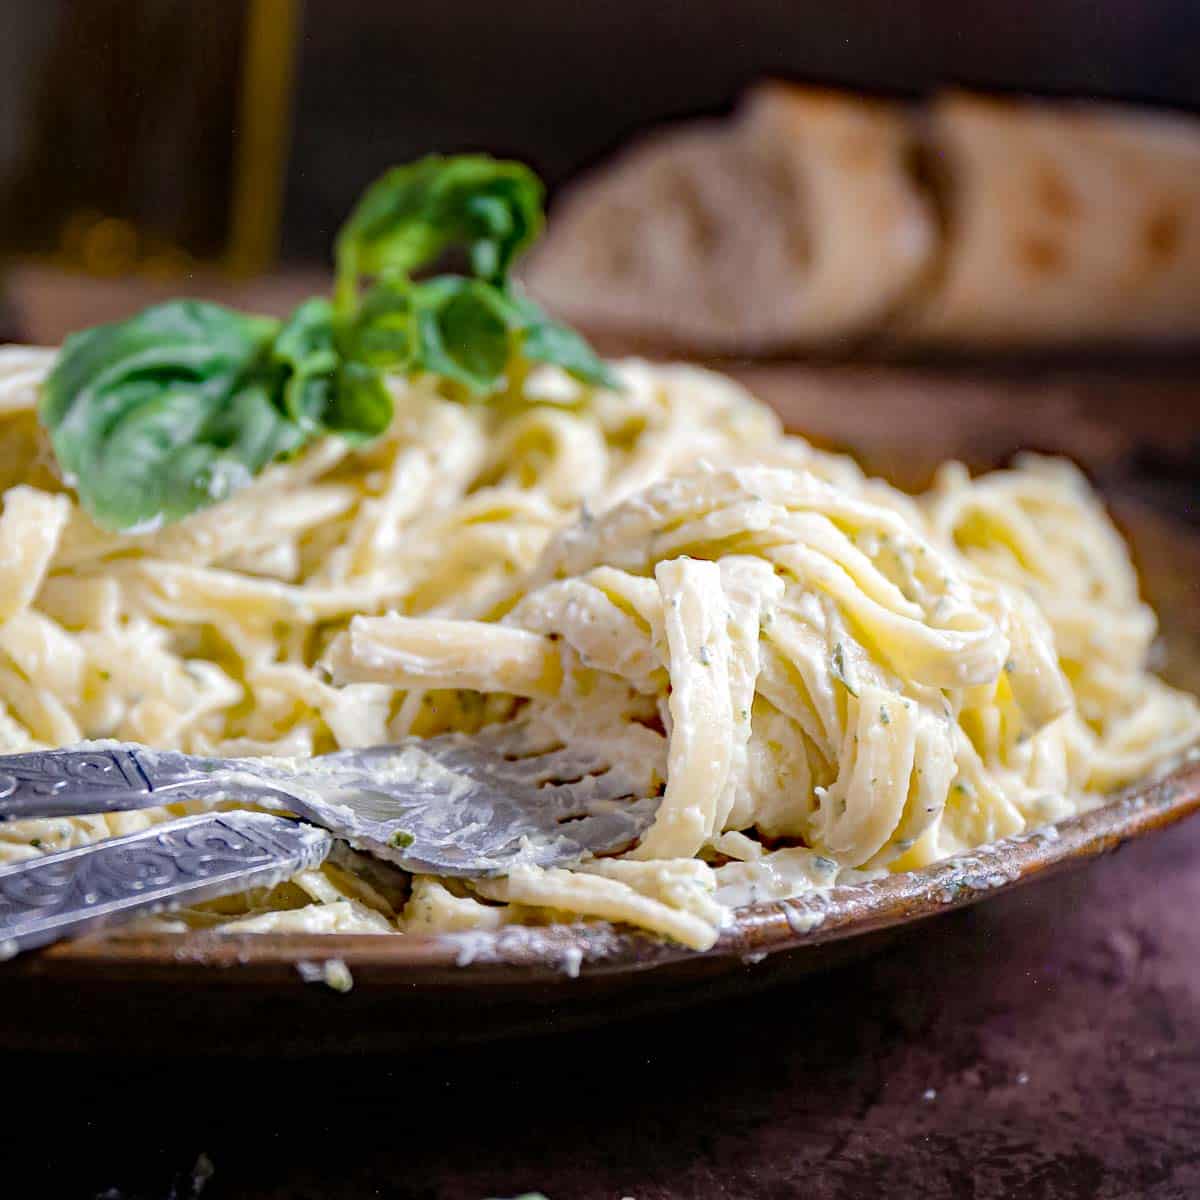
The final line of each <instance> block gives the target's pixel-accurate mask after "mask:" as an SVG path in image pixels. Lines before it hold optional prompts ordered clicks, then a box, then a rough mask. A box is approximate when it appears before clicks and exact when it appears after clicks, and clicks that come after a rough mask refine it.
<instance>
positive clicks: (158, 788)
mask: <svg viewBox="0 0 1200 1200" xmlns="http://www.w3.org/2000/svg"><path fill="white" fill-rule="evenodd" d="M229 765H231V764H230V763H227V762H225V761H224V760H219V759H202V758H191V757H189V756H188V755H186V754H177V753H175V752H174V751H160V750H147V749H145V748H143V747H141V746H135V745H129V744H126V745H117V746H112V747H104V748H97V749H89V750H39V751H35V752H34V753H32V754H10V755H7V756H0V821H16V820H19V819H21V818H24V817H70V816H81V815H84V814H90V813H108V812H121V811H125V810H128V809H133V808H151V807H153V806H154V805H156V804H167V803H169V802H170V801H172V800H188V799H195V798H198V797H201V796H207V795H211V794H212V793H213V792H215V791H217V790H222V791H226V792H228V791H230V790H231V789H230V787H229V784H228V782H225V783H224V784H221V785H218V784H216V783H214V781H213V780H212V778H211V775H210V772H211V771H212V770H213V769H215V768H217V767H221V766H229ZM264 786H265V785H264ZM238 790H239V791H243V790H244V791H245V793H246V798H247V799H249V798H252V794H253V791H254V789H253V787H252V786H250V785H247V786H246V787H245V788H244V789H242V788H239V789H238ZM266 790H269V789H266ZM164 793H169V794H164Z"/></svg>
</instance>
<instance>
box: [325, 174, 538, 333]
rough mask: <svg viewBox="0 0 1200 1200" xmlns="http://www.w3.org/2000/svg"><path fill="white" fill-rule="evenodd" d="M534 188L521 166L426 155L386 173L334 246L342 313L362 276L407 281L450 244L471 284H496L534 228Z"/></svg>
mask: <svg viewBox="0 0 1200 1200" xmlns="http://www.w3.org/2000/svg"><path fill="white" fill-rule="evenodd" d="M542 220H543V218H542V185H541V181H540V180H539V179H538V177H537V176H536V175H535V174H534V173H533V172H532V171H531V170H529V168H528V167H526V166H524V165H522V164H521V163H515V162H503V161H500V160H498V159H494V158H490V157H488V156H487V155H482V154H464V155H458V156H456V157H453V158H445V157H442V156H441V155H429V156H428V157H427V158H422V159H420V160H419V161H417V162H415V163H410V164H409V165H408V166H404V167H394V168H393V169H392V170H390V171H388V172H387V174H385V175H383V176H382V177H381V178H380V179H378V180H376V181H375V183H373V184H372V185H371V186H370V187H369V188H368V189H367V190H366V192H365V193H364V195H363V197H362V199H361V200H360V201H359V202H358V205H357V206H356V207H355V209H354V211H353V212H352V213H351V214H350V217H349V219H348V220H347V221H346V223H345V225H343V226H342V229H341V231H340V232H339V233H338V237H337V244H336V255H335V256H336V261H337V279H338V286H337V298H338V305H339V309H340V310H341V311H342V312H343V315H346V314H348V313H349V311H350V309H351V308H352V305H353V298H354V294H355V289H356V288H357V286H358V281H359V279H360V277H361V276H363V275H373V276H383V277H387V276H391V277H395V276H408V275H411V274H412V273H413V272H414V271H418V270H420V269H421V268H422V267H425V266H428V265H430V264H431V263H433V262H434V261H435V260H436V259H437V258H438V257H439V255H441V254H442V253H443V252H445V251H446V250H448V249H449V248H450V247H452V246H462V247H463V248H464V249H466V251H467V253H468V254H469V256H470V261H471V270H472V272H473V273H474V274H475V276H476V277H477V278H479V279H483V280H485V281H487V282H489V283H497V284H499V283H502V282H503V281H504V279H505V278H506V277H507V275H508V271H509V268H510V267H511V266H512V263H513V261H514V259H516V257H517V255H518V254H520V252H521V251H522V250H523V249H524V248H525V247H526V246H527V245H529V243H530V242H532V241H533V240H534V238H536V237H537V235H538V233H539V232H540V230H541V227H542Z"/></svg>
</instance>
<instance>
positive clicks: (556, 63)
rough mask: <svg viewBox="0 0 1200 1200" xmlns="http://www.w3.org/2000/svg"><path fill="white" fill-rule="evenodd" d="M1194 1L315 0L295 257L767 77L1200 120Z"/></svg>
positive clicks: (722, 104) (290, 245)
mask: <svg viewBox="0 0 1200 1200" xmlns="http://www.w3.org/2000/svg"><path fill="white" fill-rule="evenodd" d="M1198 51H1200V8H1198V7H1197V5H1196V4H1195V3H1194V0H1154V2H1151V0H969V2H964V0H790V2H789V0H583V2H580V0H574V2H571V0H514V2H512V3H507V4H503V5H498V4H492V3H474V2H471V3H467V2H463V0H458V2H455V0H446V2H432V3H431V2H425V3H422V2H410V3H407V4H403V5H401V4H393V3H389V2H388V0H338V2H336V3H335V2H332V0H312V2H311V3H310V4H309V5H308V8H307V17H306V22H305V34H304V41H303V47H302V51H301V64H300V74H299V79H300V90H299V95H298V111H297V117H298V119H297V121H296V131H295V135H294V136H295V140H294V151H293V158H292V169H291V173H290V178H289V181H288V193H287V195H288V200H287V217H286V221H285V230H286V233H285V246H286V248H287V250H288V251H289V252H290V253H292V254H296V255H303V256H311V255H321V254H323V253H324V248H325V247H326V246H327V245H328V239H329V235H330V231H331V230H332V229H333V228H335V227H336V225H337V223H338V221H339V219H340V217H341V215H342V214H343V213H344V212H345V211H346V208H347V206H348V205H349V204H350V203H351V202H352V201H353V198H354V196H355V195H356V194H357V191H358V190H359V188H360V187H361V185H362V183H363V182H364V181H365V180H367V179H368V178H370V176H371V175H372V174H373V173H374V172H376V171H378V170H380V169H381V168H382V167H384V166H386V165H387V164H389V163H393V162H401V161H404V160H405V159H408V158H411V157H413V156H415V155H417V154H422V153H425V152H426V151H429V150H452V149H486V150H490V151H492V152H495V153H500V154H511V155H515V156H516V157H519V158H523V159H526V160H527V161H529V162H530V163H532V164H533V166H535V167H536V168H537V169H538V170H539V171H540V172H541V173H542V174H543V176H544V177H545V178H546V180H547V181H548V182H549V183H550V184H551V185H554V184H556V183H558V182H560V181H561V180H562V179H564V178H565V177H567V176H568V175H570V174H571V173H572V172H573V171H575V170H577V169H578V168H580V167H582V166H585V165H587V164H589V163H591V162H593V161H594V160H595V159H597V158H598V157H600V156H602V155H603V154H604V153H605V152H607V151H609V150H611V149H612V148H614V147H615V146H617V145H618V144H619V143H620V142H622V141H623V140H624V139H625V138H626V137H628V136H629V135H630V134H631V133H633V132H635V131H636V130H638V129H640V128H643V127H645V126H646V125H648V124H652V123H653V122H655V121H660V120H663V119H667V118H675V117H680V116H684V115H688V114H693V113H708V112H721V111H724V110H726V109H728V108H729V106H730V105H731V104H732V102H733V101H734V100H735V98H736V97H737V95H738V93H739V92H740V91H741V90H742V89H743V88H744V87H745V86H746V85H747V84H749V83H751V82H753V81H754V80H755V79H758V78H760V77H762V76H765V75H776V76H783V77H787V78H795V79H799V80H807V81H814V82H823V83H830V84H840V85H845V86H850V87H858V88H867V89H872V90H877V91H884V92H895V93H900V94H918V93H922V92H926V91H928V90H930V89H933V88H936V87H939V86H942V85H945V84H952V83H958V84H967V85H971V86H975V87H984V88H1001V89H1027V90H1030V91H1035V92H1048V93H1064V94H1077V95H1089V96H1091V95H1095V96H1106V97H1119V98H1127V99H1137V100H1144V101H1151V102H1157V103H1167V104H1173V105H1178V106H1186V107H1193V108H1197V107H1200V70H1198V69H1197V63H1198V57H1200V56H1198Z"/></svg>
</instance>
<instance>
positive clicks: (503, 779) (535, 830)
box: [0, 724, 659, 959]
mask: <svg viewBox="0 0 1200 1200" xmlns="http://www.w3.org/2000/svg"><path fill="white" fill-rule="evenodd" d="M181 800H201V801H208V802H212V803H217V802H221V801H233V802H238V803H243V804H252V805H254V806H255V808H256V809H257V810H266V811H239V810H235V811H211V812H204V813H200V814H198V815H195V816H189V817H184V818H181V819H179V820H175V821H170V822H166V823H163V824H160V825H156V826H153V827H151V828H149V829H145V830H141V831H139V832H137V833H131V834H126V835H124V836H120V837H114V838H108V839H105V840H103V841H100V842H96V843H93V844H91V845H87V846H81V847H77V848H74V849H70V850H63V851H59V852H55V853H49V854H43V855H41V856H39V857H37V858H35V859H31V860H28V861H25V862H20V863H15V864H12V865H9V866H5V867H0V959H3V958H8V957H11V956H12V955H14V954H17V953H19V952H20V951H22V950H27V949H31V948H33V947H36V946H42V945H46V944H47V943H49V942H53V941H56V940H58V939H59V938H62V937H68V936H76V935H78V934H81V933H85V932H92V931H94V930H97V929H100V928H104V927H111V926H113V925H116V924H119V923H121V922H123V921H128V920H130V919H132V918H133V917H136V916H140V915H143V914H146V913H150V912H161V911H164V910H167V909H171V908H179V907H183V906H185V905H190V904H196V903H199V902H201V901H203V900H212V899H216V898H217V897H219V896H224V895H228V894H229V893H232V892H239V891H244V890H246V889H247V888H250V887H255V886H264V885H269V884H272V883H276V882H279V881H281V880H283V879H287V878H289V877H290V876H291V875H294V874H295V873H297V872H298V871H301V870H304V869H306V868H311V867H316V866H319V865H320V864H321V863H322V862H324V860H325V858H326V857H327V856H328V855H329V854H330V852H331V850H332V849H333V847H334V843H335V839H338V840H341V841H344V842H348V843H349V844H350V845H351V846H353V847H354V848H355V849H357V850H362V851H365V852H367V853H369V854H372V855H374V856H375V857H376V858H381V859H384V860H386V861H388V862H391V863H394V864H395V865H396V866H398V867H401V868H403V869H404V870H406V871H412V872H418V873H422V874H431V875H442V876H457V877H460V878H468V879H469V878H476V879H478V878H486V877H488V876H495V875H502V874H505V873H506V872H508V871H510V870H511V869H513V868H514V867H516V866H518V865H521V864H532V865H536V866H543V867H545V866H562V865H567V864H571V863H577V862H579V861H581V860H583V859H584V858H587V857H589V856H591V855H601V854H613V853H617V852H619V851H621V850H623V849H626V848H628V847H629V846H631V845H633V844H634V842H636V840H637V839H638V837H639V836H640V835H641V834H642V833H643V832H644V831H645V829H646V828H647V827H648V826H649V824H650V822H651V821H652V820H653V819H654V814H655V812H656V811H657V809H658V805H659V798H658V797H657V796H639V795H638V788H637V786H636V784H635V783H634V781H633V780H632V778H631V777H630V776H629V775H628V774H626V773H624V772H622V771H620V770H619V769H617V768H616V767H614V766H613V765H612V764H611V762H610V761H609V760H608V759H607V758H606V757H605V756H604V755H603V754H602V753H598V752H596V751H594V750H591V749H589V748H587V747H584V746H574V747H567V746H562V745H559V744H554V743H546V742H545V741H544V740H539V739H538V738H535V737H534V736H533V735H531V733H530V732H529V730H528V729H527V728H526V727H525V726H523V725H520V724H509V725H503V726H496V727H493V728H490V729H485V730H484V731H482V732H481V733H479V734H475V735H473V736H466V735H463V734H445V735H443V736H440V737H434V738H410V739H408V740H407V741H405V742H401V743H398V744H396V745H391V746H374V747H370V748H368V749H363V750H343V751H338V752H337V753H334V754H326V755H321V756H319V757H316V758H310V759H298V760H293V759H270V758H236V759H224V758H202V757H196V756H192V755H187V754H180V753H177V752H175V751H159V750H151V749H148V748H147V747H144V746H138V745H134V744H132V743H116V742H112V743H93V744H90V745H87V746H85V747H83V748H80V749H67V750H45V751H38V752H35V753H30V754H16V755H8V756H0V821H10V820H17V819H24V818H32V817H66V816H80V815H88V814H102V813H113V812H122V811H129V810H132V809H139V808H150V807H153V806H157V805H161V804H171V803H174V802H177V801H181Z"/></svg>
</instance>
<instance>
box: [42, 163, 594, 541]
mask: <svg viewBox="0 0 1200 1200" xmlns="http://www.w3.org/2000/svg"><path fill="white" fill-rule="evenodd" d="M542 222H543V218H542V187H541V184H540V183H539V181H538V179H537V177H536V176H535V175H534V174H533V173H532V172H531V171H530V170H529V169H528V168H526V167H524V166H522V165H521V164H519V163H512V162H500V161H497V160H495V159H491V158H488V157H486V156H482V155H465V156H460V157H455V158H442V157H437V156H431V157H429V158H425V159H422V160H420V161H419V162H416V163H412V164H410V165H409V166H406V167H397V168H395V169H393V170H391V171H389V172H387V173H386V174H385V175H384V176H383V177H382V178H381V179H379V180H378V181H377V182H376V183H374V184H373V185H372V186H371V187H370V188H368V189H367V191H366V193H365V194H364V195H363V197H362V199H361V200H360V201H359V203H358V205H357V207H356V208H355V210H354V212H353V213H352V214H351V216H350V218H349V220H348V221H347V222H346V224H345V226H344V227H343V228H342V230H341V231H340V233H339V234H338V238H337V243H336V281H337V282H336V287H335V292H334V297H333V299H332V301H330V300H326V299H312V300H309V301H306V302H305V303H304V304H302V305H300V307H299V308H297V309H296V311H295V312H294V313H292V315H291V316H290V317H289V318H288V319H287V320H285V321H277V320H274V319H271V318H267V317H258V316H250V315H247V314H244V313H238V312H234V311H232V310H231V309H227V308H223V307H221V306H220V305H216V304H208V303H204V302H201V301H197V300H175V301H170V302H168V303H166V304H160V305H156V306H154V307H152V308H148V309H146V310H144V311H143V312H141V313H138V314H137V315H136V316H134V317H131V318H130V319H129V320H126V321H121V322H117V323H115V324H111V325H101V326H97V327H96V328H93V329H88V330H85V331H84V332H82V333H78V334H75V335H73V336H72V337H70V338H68V339H67V341H66V343H65V344H64V346H63V348H62V351H61V353H60V354H59V356H58V359H57V362H56V364H55V367H54V370H53V371H52V372H51V373H50V375H49V377H48V378H47V380H46V382H45V384H44V385H43V387H42V393H41V399H40V405H39V411H40V416H41V420H42V423H43V425H44V426H45V427H46V429H47V431H48V432H49V435H50V440H51V444H52V445H53V448H54V453H55V456H56V457H57V459H58V462H59V465H60V467H61V469H62V471H63V474H64V476H65V477H66V479H67V480H68V481H69V482H70V483H71V484H72V485H73V486H74V488H75V489H76V491H77V493H78V495H79V499H80V502H81V504H82V505H83V507H84V508H85V509H86V510H87V512H88V513H89V514H90V515H91V517H92V518H93V519H94V520H95V521H96V522H97V524H99V525H101V526H103V527H104V528H107V529H111V530H114V531H121V530H123V531H136V530H144V529H148V528H153V527H156V526H158V525H160V524H166V523H169V522H171V521H177V520H179V519H180V518H181V517H185V516H187V515H188V514H189V513H192V512H195V511H196V510H197V509H200V508H204V507H206V506H207V505H210V504H215V503H217V502H218V501H220V500H223V499H225V498H226V497H228V496H229V495H231V494H232V493H233V492H235V491H236V490H237V489H238V488H240V487H243V486H244V485H245V484H246V483H248V482H249V481H250V480H251V479H252V478H253V477H254V476H255V475H256V474H258V473H259V472H260V471H262V470H263V468H264V467H266V466H267V465H268V464H269V463H271V462H272V461H274V460H276V459H279V458H284V457H287V456H289V455H293V454H295V453H297V452H298V451H299V450H301V449H302V448H303V447H304V446H306V445H307V444H309V443H310V442H311V441H313V440H314V439H315V438H317V437H320V436H322V435H323V434H327V433H336V434H339V435H341V436H342V437H345V438H348V439H351V440H354V441H365V440H369V439H370V438H373V437H376V436H377V435H378V434H380V433H382V432H383V431H384V430H385V429H387V427H388V425H389V424H390V422H391V417H392V400H391V395H390V393H389V391H388V388H387V386H386V380H385V376H386V374H388V373H399V374H408V375H411V374H417V373H432V374H435V375H441V376H444V377H445V378H447V379H449V380H452V381H454V383H455V384H457V385H459V386H460V387H461V388H462V389H464V390H465V391H466V392H467V393H468V394H470V395H486V394H487V393H488V392H491V391H495V390H496V389H497V388H499V387H500V386H502V384H503V382H504V379H505V377H506V375H507V374H508V372H509V370H510V367H511V364H512V362H513V361H514V360H525V361H528V362H542V363H552V364H555V365H557V366H560V367H562V368H563V369H564V370H566V371H568V372H570V373H571V374H572V375H574V376H575V377H576V378H578V379H580V380H582V381H584V382H586V383H590V384H595V385H606V386H611V385H612V384H613V382H614V381H613V379H612V377H611V375H610V373H609V372H608V370H607V368H606V367H605V365H604V363H603V362H602V361H601V360H600V359H599V358H597V357H596V355H595V354H594V353H593V352H592V350H591V348H590V347H589V346H588V345H587V343H586V342H585V341H584V340H583V339H582V338H581V337H580V336H579V335H578V334H577V333H575V332H574V331H573V330H571V329H569V328H567V327H566V326H563V325H559V324H558V323H556V322H554V321H552V320H551V319H550V318H549V317H547V316H546V314H545V313H544V312H542V311H541V309H540V308H538V307H537V305H535V304H534V303H533V302H532V301H530V300H529V299H528V297H526V296H524V295H522V294H521V293H520V291H519V290H518V288H517V287H516V285H515V284H514V283H513V281H512V280H511V278H510V270H511V267H512V264H513V262H514V261H515V259H516V258H517V256H518V255H519V254H520V253H521V252H522V251H523V250H525V249H526V248H527V247H528V246H529V244H530V243H531V242H532V241H533V240H534V239H535V238H536V237H537V235H538V233H539V232H540V230H541V227H542ZM452 249H458V250H461V251H463V252H465V254H466V258H467V261H468V262H469V264H470V272H471V273H470V275H466V276H462V275H438V276H434V277H433V278H428V279H414V278H413V273H414V272H416V271H419V270H421V269H422V268H423V267H427V266H429V265H430V264H431V263H433V262H434V261H435V260H437V259H438V258H440V257H441V256H442V255H443V254H444V253H445V252H446V251H448V250H452Z"/></svg>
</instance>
